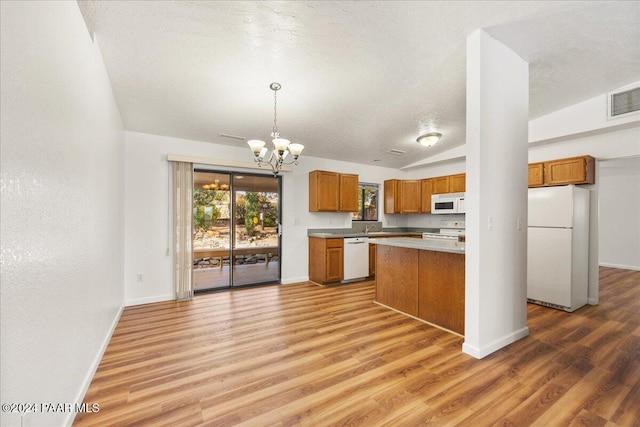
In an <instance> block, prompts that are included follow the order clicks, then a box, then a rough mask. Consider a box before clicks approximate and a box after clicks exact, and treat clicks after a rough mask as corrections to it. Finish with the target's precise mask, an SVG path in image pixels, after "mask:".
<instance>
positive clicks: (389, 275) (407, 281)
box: [376, 245, 419, 316]
mask: <svg viewBox="0 0 640 427" xmlns="http://www.w3.org/2000/svg"><path fill="white" fill-rule="evenodd" d="M377 246H378V248H377V249H376V252H377V254H376V271H377V272H378V274H377V275H376V301H378V302H379V303H380V304H384V305H386V306H388V307H392V308H395V309H396V310H400V311H402V312H404V313H407V314H410V315H412V316H417V315H418V298H417V295H418V252H419V251H418V249H411V248H399V247H396V246H387V245H377ZM382 271H384V274H380V273H381V272H382Z"/></svg>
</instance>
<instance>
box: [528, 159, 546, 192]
mask: <svg viewBox="0 0 640 427" xmlns="http://www.w3.org/2000/svg"><path fill="white" fill-rule="evenodd" d="M543 185H544V163H542V162H541V163H529V187H542V186H543Z"/></svg>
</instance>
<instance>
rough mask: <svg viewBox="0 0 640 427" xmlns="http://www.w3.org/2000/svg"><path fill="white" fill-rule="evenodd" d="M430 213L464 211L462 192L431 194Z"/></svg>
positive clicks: (457, 212) (458, 212)
mask: <svg viewBox="0 0 640 427" xmlns="http://www.w3.org/2000/svg"><path fill="white" fill-rule="evenodd" d="M431 213H432V214H460V213H464V193H447V194H433V195H431Z"/></svg>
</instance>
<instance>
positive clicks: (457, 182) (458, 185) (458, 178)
mask: <svg viewBox="0 0 640 427" xmlns="http://www.w3.org/2000/svg"><path fill="white" fill-rule="evenodd" d="M466 180H467V174H466V173H459V174H457V175H451V176H449V192H450V193H464V192H465V191H466V188H467V183H466Z"/></svg>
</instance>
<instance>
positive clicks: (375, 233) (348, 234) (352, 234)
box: [307, 231, 422, 239]
mask: <svg viewBox="0 0 640 427" xmlns="http://www.w3.org/2000/svg"><path fill="white" fill-rule="evenodd" d="M406 235H413V236H422V232H415V231H370V232H368V233H364V232H346V233H331V232H312V233H308V234H307V236H309V237H319V238H321V239H335V238H343V237H369V238H374V237H386V236H406Z"/></svg>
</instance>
